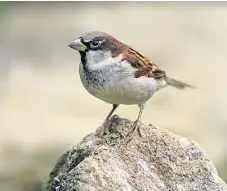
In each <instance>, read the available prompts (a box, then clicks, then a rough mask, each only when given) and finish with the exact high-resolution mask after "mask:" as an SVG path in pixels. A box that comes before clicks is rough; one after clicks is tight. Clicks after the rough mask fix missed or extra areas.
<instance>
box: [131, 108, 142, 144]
mask: <svg viewBox="0 0 227 191" xmlns="http://www.w3.org/2000/svg"><path fill="white" fill-rule="evenodd" d="M144 107H145V104H139V108H140V111H139V115H138V117H137V119H136V121H135V122H134V124H133V126H132V130H131V131H130V132H129V133H128V135H127V136H129V139H128V142H129V141H131V140H132V138H133V136H134V135H135V132H136V131H137V129H138V127H139V123H140V121H141V116H142V113H143V109H144Z"/></svg>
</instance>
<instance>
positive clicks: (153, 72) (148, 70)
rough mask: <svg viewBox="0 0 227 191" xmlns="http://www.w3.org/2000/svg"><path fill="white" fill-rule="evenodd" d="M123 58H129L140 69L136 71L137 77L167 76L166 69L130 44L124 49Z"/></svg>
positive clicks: (156, 77)
mask: <svg viewBox="0 0 227 191" xmlns="http://www.w3.org/2000/svg"><path fill="white" fill-rule="evenodd" d="M123 59H125V60H127V61H128V62H129V63H130V64H132V66H133V67H135V68H137V69H138V70H137V71H136V72H135V77H136V78H139V77H141V76H147V77H152V78H155V79H159V78H163V77H165V71H164V70H162V69H161V68H159V67H158V66H157V65H155V64H153V63H152V62H151V61H150V60H148V59H147V58H146V57H144V56H143V55H141V54H140V53H139V52H137V51H136V50H134V49H133V48H131V47H129V46H127V49H126V50H125V51H124V57H123Z"/></svg>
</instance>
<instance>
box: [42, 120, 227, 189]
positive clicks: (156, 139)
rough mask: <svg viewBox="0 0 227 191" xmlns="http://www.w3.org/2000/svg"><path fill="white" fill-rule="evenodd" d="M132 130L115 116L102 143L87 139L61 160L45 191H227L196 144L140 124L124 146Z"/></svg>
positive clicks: (91, 136)
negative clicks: (130, 139)
mask: <svg viewBox="0 0 227 191" xmlns="http://www.w3.org/2000/svg"><path fill="white" fill-rule="evenodd" d="M131 125H132V122H130V121H129V120H127V119H120V118H118V117H117V116H114V117H112V119H111V120H110V122H109V124H108V128H107V130H106V132H105V135H104V137H103V138H102V139H100V138H98V137H97V136H95V135H94V134H91V135H88V136H87V137H85V138H84V140H82V141H81V142H80V143H79V144H78V145H76V146H75V147H73V148H72V149H71V150H70V151H68V152H66V153H65V154H64V155H63V156H62V157H61V158H60V159H59V161H58V162H57V164H56V166H55V168H54V169H53V171H52V172H51V174H50V180H49V182H48V183H47V185H46V187H45V189H44V190H46V191H99V190H100V191H102V190H103V191H138V190H139V191H145V190H147V191H224V190H226V191H227V186H226V184H225V183H224V182H223V181H222V180H221V178H220V177H219V176H218V173H217V170H216V169H215V167H214V165H213V164H212V162H211V161H210V160H209V158H208V157H207V156H206V154H205V152H204V151H203V150H202V149H201V148H200V147H199V146H198V145H197V144H196V143H195V142H194V141H191V140H189V139H187V138H184V137H181V136H178V135H175V134H173V133H171V132H169V131H167V130H166V129H162V128H157V127H154V126H152V125H149V126H146V125H144V124H141V125H140V127H139V130H138V132H137V133H136V134H135V136H134V138H133V140H132V141H131V142H129V143H128V144H126V140H127V139H124V137H125V135H126V134H127V133H128V132H129V129H130V127H131ZM97 131H99V129H98V130H97Z"/></svg>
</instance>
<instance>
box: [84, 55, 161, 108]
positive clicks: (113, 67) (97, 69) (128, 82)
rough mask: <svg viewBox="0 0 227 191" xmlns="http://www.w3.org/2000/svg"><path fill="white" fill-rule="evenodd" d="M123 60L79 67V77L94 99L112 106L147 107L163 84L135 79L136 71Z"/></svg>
mask: <svg viewBox="0 0 227 191" xmlns="http://www.w3.org/2000/svg"><path fill="white" fill-rule="evenodd" d="M120 60H121V58H120V57H117V58H110V59H106V60H105V61H102V62H100V63H96V64H89V63H88V64H87V65H86V67H85V68H84V66H83V65H82V64H80V77H81V81H82V83H83V85H84V87H85V89H86V90H87V91H88V92H89V93H91V94H92V95H93V96H95V97H97V98H99V99H101V100H103V101H105V102H107V103H111V104H125V105H133V104H142V103H145V102H146V101H147V100H148V99H149V98H150V97H151V96H152V95H153V94H154V92H155V91H157V90H158V88H159V87H161V86H163V85H165V82H164V81H160V80H156V79H154V78H148V77H140V78H135V77H134V72H135V71H136V69H134V68H133V67H132V66H130V64H129V63H127V61H123V62H120Z"/></svg>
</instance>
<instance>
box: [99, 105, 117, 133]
mask: <svg viewBox="0 0 227 191" xmlns="http://www.w3.org/2000/svg"><path fill="white" fill-rule="evenodd" d="M118 106H119V105H118V104H113V108H112V110H111V111H110V113H109V114H108V115H107V117H106V119H105V121H104V122H103V124H102V130H101V132H100V134H99V137H102V136H103V134H104V132H105V128H106V124H107V122H108V121H109V119H110V117H111V116H112V114H113V112H114V111H115V110H116V109H117V107H118Z"/></svg>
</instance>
